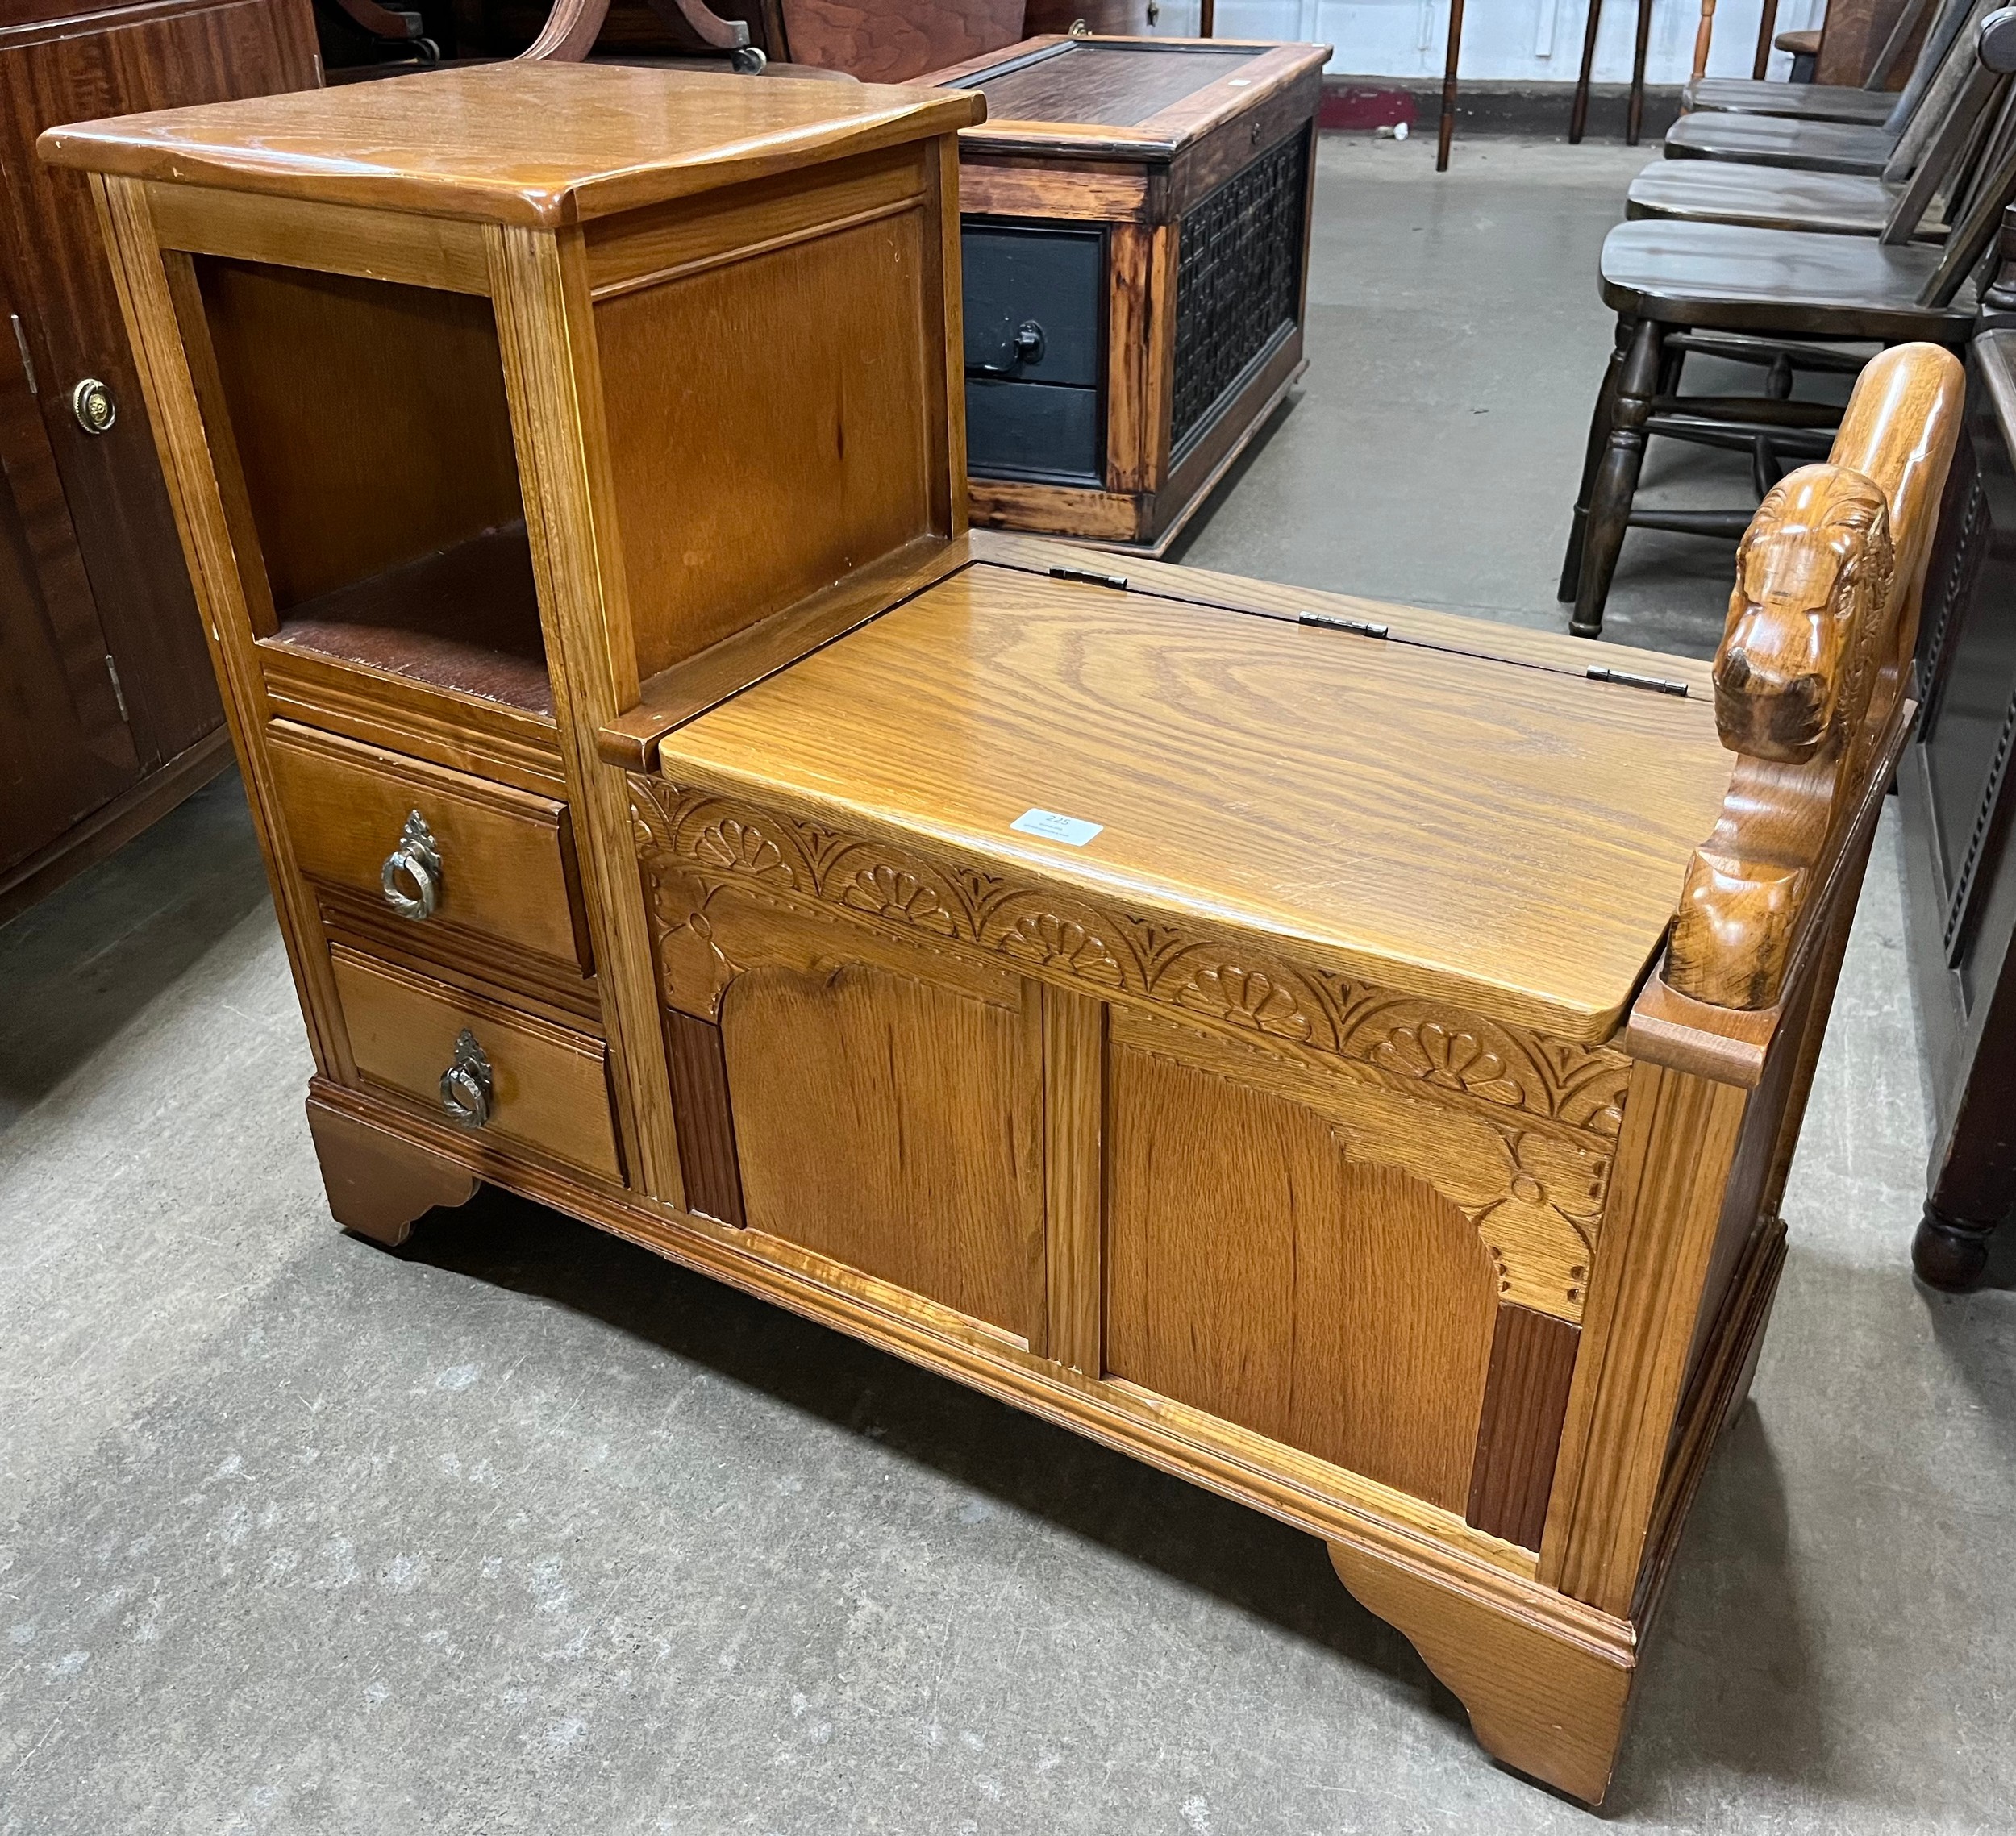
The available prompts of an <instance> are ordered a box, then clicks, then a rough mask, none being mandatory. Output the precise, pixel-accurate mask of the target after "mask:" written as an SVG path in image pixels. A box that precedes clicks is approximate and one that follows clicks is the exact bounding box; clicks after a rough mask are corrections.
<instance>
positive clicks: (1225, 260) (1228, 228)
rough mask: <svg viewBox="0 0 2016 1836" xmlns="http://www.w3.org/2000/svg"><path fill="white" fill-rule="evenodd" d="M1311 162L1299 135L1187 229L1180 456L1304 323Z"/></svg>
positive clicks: (1188, 221)
mask: <svg viewBox="0 0 2016 1836" xmlns="http://www.w3.org/2000/svg"><path fill="white" fill-rule="evenodd" d="M1306 158H1307V153H1306V140H1305V139H1304V137H1303V135H1301V134H1300V133H1297V134H1296V135H1294V136H1293V138H1292V139H1287V140H1284V141H1283V142H1282V143H1281V144H1280V145H1279V146H1278V147H1277V148H1274V150H1273V151H1272V152H1270V153H1264V154H1263V155H1261V156H1260V158H1259V159H1257V160H1254V162H1253V163H1252V164H1251V165H1249V166H1248V167H1247V168H1246V169H1245V170H1244V171H1243V172H1241V173H1238V174H1236V175H1235V177H1231V178H1230V179H1227V181H1226V182H1225V183H1224V184H1223V185H1220V186H1219V187H1218V189H1217V190H1215V191H1214V192H1213V193H1212V194H1210V196H1209V197H1208V198H1205V199H1204V200H1203V201H1202V202H1201V203H1199V204H1198V205H1196V206H1193V208H1192V209H1191V210H1189V213H1188V214H1186V215H1185V217H1184V219H1183V221H1182V223H1181V225H1180V226H1179V228H1178V232H1177V234H1178V241H1177V267H1176V378H1175V381H1176V401H1175V409H1174V412H1173V417H1172V424H1171V427H1170V433H1169V441H1170V445H1171V448H1172V449H1173V451H1174V452H1176V453H1177V455H1179V456H1180V455H1181V452H1182V451H1183V448H1184V447H1185V444H1186V443H1188V442H1189V441H1190V440H1191V439H1192V438H1193V436H1196V435H1201V434H1202V432H1203V431H1204V430H1205V429H1206V427H1209V426H1210V423H1211V422H1212V421H1213V420H1214V419H1215V418H1216V415H1217V410H1218V409H1220V408H1221V407H1223V406H1224V404H1225V402H1227V400H1229V399H1230V398H1231V396H1232V395H1233V394H1234V393H1235V392H1236V390H1237V389H1238V386H1239V384H1241V383H1242V382H1243V381H1245V378H1246V374H1247V373H1248V370H1250V369H1251V368H1252V366H1253V364H1255V363H1256V361H1257V360H1259V358H1260V356H1261V355H1262V354H1263V353H1264V352H1265V351H1267V350H1268V348H1269V347H1270V346H1271V345H1272V343H1274V340H1275V339H1276V338H1277V336H1279V335H1280V334H1281V332H1283V331H1285V330H1286V329H1287V328H1288V327H1290V326H1292V325H1293V323H1295V318H1296V314H1297V310H1298V308H1299V306H1300V305H1301V295H1302V226H1303V222H1304V219H1305V214H1306V213H1305V212H1304V210H1303V208H1302V193H1303V187H1304V185H1305V184H1306V171H1305V166H1306Z"/></svg>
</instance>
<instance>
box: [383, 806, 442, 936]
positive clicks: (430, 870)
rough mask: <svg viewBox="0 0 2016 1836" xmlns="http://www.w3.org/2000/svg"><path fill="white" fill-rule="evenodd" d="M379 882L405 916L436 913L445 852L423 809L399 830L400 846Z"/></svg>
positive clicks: (391, 903) (388, 858)
mask: <svg viewBox="0 0 2016 1836" xmlns="http://www.w3.org/2000/svg"><path fill="white" fill-rule="evenodd" d="M378 885H379V887H380V888H381V889H382V891H383V892H384V893H385V903H386V904H387V905H388V906H391V908H392V909H393V910H394V911H395V912H397V913H398V914H399V916H400V917H401V918H414V919H419V918H432V917H433V916H434V909H435V906H438V905H439V904H440V902H441V851H440V848H439V847H438V846H437V845H436V844H435V839H434V834H433V831H431V829H429V828H428V827H427V822H426V821H425V819H424V818H423V817H422V816H421V814H420V812H419V810H414V812H413V814H411V815H410V816H409V817H407V818H406V826H405V827H404V828H403V829H402V830H401V831H399V845H398V847H395V848H394V850H393V851H391V853H389V855H387V856H385V865H384V866H383V867H382V868H380V869H379V872H378ZM408 887H410V888H411V889H412V890H411V891H410V892H409V891H408V890H407V888H408Z"/></svg>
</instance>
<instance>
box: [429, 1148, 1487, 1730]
mask: <svg viewBox="0 0 2016 1836" xmlns="http://www.w3.org/2000/svg"><path fill="white" fill-rule="evenodd" d="M397 1253H398V1254H400V1255H403V1256H405V1257H406V1258H408V1259H413V1260H416V1261H420V1262H424V1263H427V1264H429V1265H431V1267H434V1268H441V1269H444V1270H448V1271H452V1272H454V1273H456V1274H459V1275H464V1276H469V1277H470V1278H472V1279H473V1280H480V1281H484V1282H488V1283H493V1284H497V1285H498V1286H501V1287H504V1288H508V1289H511V1290H512V1291H514V1292H515V1293H524V1294H531V1295H535V1296H537V1297H539V1298H540V1299H542V1300H546V1301H552V1302H555V1303H557V1304H558V1305H561V1306H564V1307H566V1308H569V1309H572V1310H573V1311H575V1312H578V1313H581V1314H586V1315H589V1316H590V1317H592V1318H596V1319H598V1320H600V1321H602V1322H603V1323H604V1324H606V1325H607V1326H613V1327H614V1328H615V1329H616V1330H619V1331H621V1332H625V1333H628V1334H631V1335H632V1336H634V1337H635V1338H641V1339H643V1340H645V1341H646V1342H648V1343H651V1344H653V1345H656V1346H657V1347H660V1348H661V1349H662V1350H663V1351H666V1352H667V1353H669V1354H670V1355H672V1356H673V1357H674V1358H677V1359H681V1360H683V1361H685V1362H689V1363H694V1364H698V1365H701V1366H704V1367H705V1368H706V1369H708V1370H710V1371H712V1372H715V1373H717V1374H718V1375H719V1376H723V1377H725V1378H727V1379H728V1380H731V1381H732V1382H735V1383H737V1384H743V1385H745V1386H747V1387H748V1388H752V1389H756V1390H760V1391H762V1392H763V1393H765V1394H766V1395H768V1396H770V1397H775V1398H776V1399H777V1400H778V1401H782V1402H785V1403H787V1404H789V1405H790V1406H791V1407H793V1408H794V1409H802V1410H803V1411H804V1412H805V1413H807V1414H808V1415H811V1416H815V1417H817V1418H820V1419H822V1420H823V1421H826V1422H831V1423H833V1424H835V1425H837V1426H843V1427H845V1428H847V1429H848V1430H851V1431H852V1432H854V1433H856V1434H864V1435H866V1436H867V1437H868V1438H870V1439H872V1440H873V1441H874V1442H876V1443H877V1444H878V1445H879V1446H881V1447H884V1448H886V1449H888V1450H889V1451H892V1452H893V1453H896V1454H898V1455H901V1456H902V1457H903V1458H904V1459H908V1460H910V1461H913V1462H915V1463H918V1465H920V1466H924V1467H928V1468H931V1469H932V1470H934V1471H935V1472H939V1473H942V1474H943V1475H944V1476H946V1477H948V1478H949V1479H952V1480H956V1482H958V1483H959V1484H962V1485H968V1486H971V1487H973V1488H975V1489H976V1490H978V1491H981V1492H983V1493H986V1494H987V1495H988V1496H989V1497H991V1498H993V1499H994V1500H996V1501H999V1502H1000V1503H1002V1504H1004V1505H1009V1506H1010V1507H1013V1508H1014V1509H1018V1510H1020V1511H1023V1512H1025V1513H1028V1514H1029V1515H1031V1516H1032V1517H1039V1518H1043V1519H1044V1520H1046V1521H1047V1522H1051V1523H1053V1524H1056V1525H1059V1526H1062V1527H1063V1528H1064V1529H1066V1530H1070V1531H1072V1532H1073V1533H1074V1534H1077V1535H1080V1536H1083V1537H1086V1538H1091V1539H1092V1540H1093V1541H1095V1542H1099V1543H1102V1544H1103V1545H1104V1546H1106V1547H1108V1548H1110V1549H1114V1550H1116V1551H1118V1552H1120V1553H1121V1554H1123V1555H1127V1556H1128V1557H1130V1558H1131V1559H1134V1560H1135V1561H1138V1562H1141V1563H1147V1564H1148V1565H1149V1566H1151V1567H1155V1568H1156V1569H1159V1570H1160V1571H1161V1572H1164V1574H1167V1575H1169V1576H1173V1577H1175V1578H1176V1579H1177V1580H1181V1581H1183V1582H1185V1583H1186V1584H1189V1585H1190V1586H1192V1587H1194V1588H1198V1589H1199V1590H1201V1591H1202V1592H1206V1593H1208V1594H1210V1595H1211V1596H1213V1597H1215V1598H1217V1599H1218V1600H1221V1601H1226V1602H1227V1603H1229V1604H1231V1605H1235V1606H1237V1607H1239V1608H1240V1609H1243V1610H1244V1611H1246V1612H1248V1613H1254V1614H1256V1615H1258V1616H1259V1617H1261V1618H1262V1619H1264V1620H1266V1621H1268V1622H1270V1623H1271V1624H1272V1625H1275V1626H1280V1627H1281V1628H1282V1629H1283V1630H1286V1631H1289V1632H1291V1633H1293V1634H1296V1635H1297V1636H1298V1637H1301V1638H1306V1639H1308V1640H1310V1641H1311V1642H1314V1643H1315V1644H1318V1645H1320V1646H1322V1647H1326V1648H1327V1649H1329V1650H1331V1651H1336V1652H1338V1653H1339V1654H1340V1655H1343V1656H1346V1657H1348V1658H1350V1659H1353V1660H1355V1661H1356V1662H1360V1663H1367V1664H1369V1665H1371V1666H1372V1667H1375V1668H1376V1669H1377V1670H1379V1671H1381V1672H1384V1673H1385V1675H1387V1676H1389V1677H1392V1678H1393V1679H1395V1680H1397V1681H1398V1682H1401V1683H1402V1684H1404V1685H1405V1686H1406V1687H1408V1688H1412V1689H1415V1690H1421V1691H1424V1692H1430V1693H1431V1695H1432V1697H1433V1698H1434V1701H1435V1707H1436V1709H1437V1711H1438V1713H1441V1714H1442V1715H1443V1716H1444V1717H1446V1718H1448V1719H1452V1720H1454V1721H1455V1722H1457V1723H1458V1724H1459V1725H1464V1723H1465V1721H1466V1717H1464V1712H1463V1710H1462V1709H1461V1707H1460V1705H1459V1704H1458V1703H1457V1702H1456V1699H1455V1697H1452V1696H1451V1695H1450V1694H1449V1693H1448V1692H1447V1691H1446V1690H1444V1689H1443V1687H1442V1685H1441V1684H1439V1683H1437V1682H1435V1680H1434V1679H1432V1678H1431V1676H1429V1674H1428V1672H1427V1667H1426V1666H1425V1665H1423V1664H1422V1663H1421V1661H1420V1659H1418V1657H1416V1656H1415V1655H1414V1650H1413V1647H1411V1646H1410V1645H1409V1644H1408V1643H1407V1642H1406V1639H1404V1638H1402V1637H1401V1636H1400V1634H1398V1633H1397V1632H1395V1631H1394V1630H1393V1629H1392V1628H1391V1627H1390V1626H1386V1625H1385V1623H1384V1622H1381V1621H1380V1620H1377V1619H1375V1618H1374V1617H1372V1615H1371V1614H1370V1613H1367V1612H1366V1611H1365V1610H1364V1609H1363V1608H1361V1607H1360V1606H1359V1605H1358V1604H1357V1603H1356V1601H1354V1600H1352V1597H1351V1596H1350V1595H1349V1594H1347V1592H1345V1591H1344V1588H1343V1584H1341V1583H1340V1582H1339V1580H1337V1577H1336V1576H1335V1573H1334V1572H1333V1571H1332V1570H1331V1565H1330V1561H1329V1558H1328V1556H1327V1555H1326V1553H1325V1551H1324V1549H1323V1546H1322V1543H1321V1542H1318V1540H1317V1539H1316V1538H1314V1537H1310V1536H1307V1535H1305V1534H1302V1532H1301V1531H1299V1530H1292V1529H1290V1528H1289V1526H1287V1525H1285V1524H1282V1523H1279V1522H1276V1521H1274V1520H1273V1519H1272V1518H1265V1517H1263V1516H1261V1515H1260V1513H1257V1512H1255V1511H1252V1510H1249V1509H1247V1508H1246V1507H1244V1506H1243V1505H1235V1504H1234V1503H1232V1502H1231V1501H1230V1500H1227V1499H1223V1498H1220V1497H1217V1496H1215V1495H1214V1494H1213V1493H1208V1492H1206V1491H1203V1490H1202V1489H1201V1488H1198V1487H1197V1486H1194V1485H1192V1484H1189V1483H1188V1482H1186V1481H1185V1480H1179V1479H1176V1478H1174V1477H1172V1476H1170V1475H1168V1474H1166V1473H1162V1472H1156V1470H1155V1469H1154V1468H1151V1467H1148V1466H1144V1465H1143V1464H1142V1463H1140V1462H1139V1461H1137V1460H1135V1459H1130V1458H1128V1457H1127V1455H1122V1454H1118V1453H1114V1452H1113V1451H1110V1450H1109V1449H1106V1448H1104V1447H1099V1446H1098V1445H1097V1444H1095V1443H1093V1442H1090V1441H1088V1440H1086V1439H1085V1438H1082V1437H1081V1436H1080V1435H1077V1434H1073V1433H1070V1432H1069V1431H1068V1430H1064V1429H1061V1428H1057V1427H1054V1426H1051V1425H1050V1424H1049V1423H1048V1422H1041V1421H1039V1420H1037V1419H1036V1418H1035V1417H1033V1416H1031V1415H1026V1414H1024V1413H1022V1412H1021V1411H1020V1410H1018V1409H1011V1408H1010V1407H1009V1406H1008V1405H1006V1404H1004V1403H1000V1402H997V1401H994V1400H993V1398H991V1397H985V1396H982V1395H981V1394H980V1393H977V1391H973V1390H969V1389H967V1388H964V1386H963V1385H961V1384H956V1383H953V1382H952V1381H950V1380H948V1379H944V1378H941V1377H939V1376H935V1375H933V1374H932V1373H931V1372H927V1371H924V1370H921V1369H918V1368H917V1367H915V1366H914V1365H910V1364H907V1363H904V1362H903V1361H902V1360H901V1359H898V1358H896V1357H894V1356H893V1355H889V1354H887V1353H885V1352H882V1351H877V1349H875V1348H874V1347H872V1346H868V1345H865V1344H863V1343H860V1342H859V1341H857V1340H855V1339H852V1338H848V1337H847V1336H846V1335H845V1334H842V1333H839V1332H836V1331H834V1330H831V1329H829V1328H827V1327H825V1326H819V1325H817V1324H815V1323H814V1322H811V1321H809V1320H804V1319H801V1318H798V1316H797V1315H795V1314H789V1313H787V1312H785V1310H784V1309H781V1308H779V1307H777V1306H774V1305H771V1304H770V1303H768V1302H767V1301H758V1300H756V1299H754V1298H752V1297H750V1296H748V1295H745V1294H742V1293H738V1292H736V1291H735V1289H731V1288H728V1287H726V1286H724V1285H723V1284H720V1283H719V1282H716V1281H713V1280H709V1279H708V1278H707V1277H706V1276H700V1275H696V1274H694V1273H693V1272H690V1271H689V1270H686V1269H683V1268H680V1267H678V1266H677V1264H673V1263H671V1262H668V1261H666V1260H665V1259H664V1258H662V1257H660V1256H657V1255H652V1253H651V1252H650V1251H647V1250H644V1249H640V1248H639V1247H636V1246H635V1245H634V1244H631V1243H624V1242H623V1241H622V1240H621V1239H619V1238H615V1237H611V1236H609V1235H607V1234H605V1233H603V1232H602V1231H599V1230H594V1229H593V1228H591V1227H590V1226H587V1225H585V1224H581V1223H579V1222H576V1221H575V1220H573V1219H572V1218H567V1217H564V1216H563V1215H561V1214H559V1213H556V1212H552V1211H549V1210H547V1209H544V1207H543V1206H540V1205H534V1204H531V1202H529V1201H525V1200H522V1199H519V1198H517V1197H513V1196H512V1195H510V1194H509V1193H503V1192H500V1191H498V1189H495V1188H494V1187H489V1186H486V1187H484V1188H483V1189H481V1191H479V1192H478V1193H477V1196H476V1197H475V1198H474V1199H473V1200H471V1201H470V1202H469V1204H468V1205H465V1206H463V1207H462V1208H461V1209H459V1210H454V1211H445V1210H437V1211H434V1212H431V1213H429V1214H427V1218H425V1219H423V1221H422V1222H421V1223H420V1225H419V1227H418V1228H416V1230H414V1234H413V1236H412V1237H411V1238H410V1239H409V1240H408V1242H407V1244H406V1247H405V1249H404V1250H403V1251H399V1252H397Z"/></svg>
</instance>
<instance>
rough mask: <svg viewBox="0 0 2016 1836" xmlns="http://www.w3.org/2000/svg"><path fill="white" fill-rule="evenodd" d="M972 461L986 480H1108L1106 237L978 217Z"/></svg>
mask: <svg viewBox="0 0 2016 1836" xmlns="http://www.w3.org/2000/svg"><path fill="white" fill-rule="evenodd" d="M960 244H961V255H962V261H963V265H964V281H965V294H966V322H965V340H966V458H967V466H968V469H969V470H970V471H972V472H973V473H974V474H975V475H976V476H977V477H989V478H1029V479H1038V480H1044V481H1051V482H1055V483H1060V484H1078V485H1100V484H1102V483H1103V482H1104V480H1105V474H1106V410H1105V393H1104V390H1103V389H1102V386H1101V385H1102V379H1103V377H1104V376H1105V374H1106V339H1105V337H1104V335H1103V334H1104V323H1103V322H1104V319H1105V317H1106V310H1105V308H1106V231H1104V230H1103V229H1102V228H1096V227H1072V226H1065V225H1038V224H1033V223H1000V222H998V221H995V220H993V219H983V218H968V219H967V221H966V223H965V227H964V233H963V235H961V238H960Z"/></svg>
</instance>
